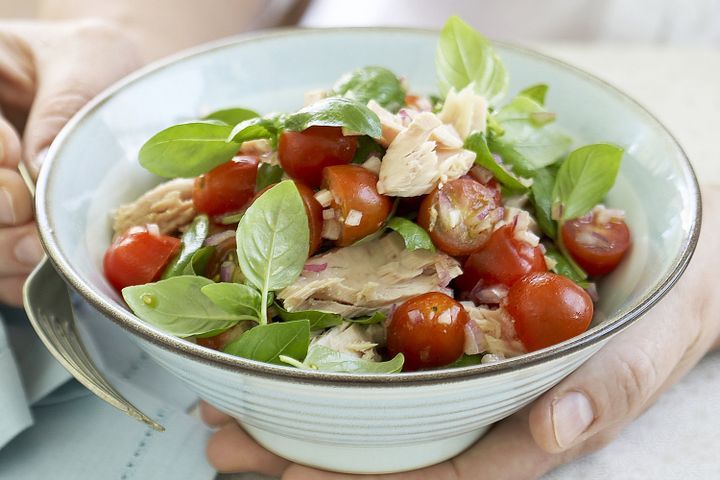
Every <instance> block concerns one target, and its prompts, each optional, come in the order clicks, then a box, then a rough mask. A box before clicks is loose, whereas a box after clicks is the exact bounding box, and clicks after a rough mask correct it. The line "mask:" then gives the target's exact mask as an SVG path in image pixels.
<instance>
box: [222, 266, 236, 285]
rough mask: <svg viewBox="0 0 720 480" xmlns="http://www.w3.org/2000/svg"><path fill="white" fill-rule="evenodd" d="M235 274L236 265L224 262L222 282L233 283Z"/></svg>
mask: <svg viewBox="0 0 720 480" xmlns="http://www.w3.org/2000/svg"><path fill="white" fill-rule="evenodd" d="M234 273H235V264H234V263H233V262H223V263H222V264H221V265H220V281H221V282H232V281H233V274H234Z"/></svg>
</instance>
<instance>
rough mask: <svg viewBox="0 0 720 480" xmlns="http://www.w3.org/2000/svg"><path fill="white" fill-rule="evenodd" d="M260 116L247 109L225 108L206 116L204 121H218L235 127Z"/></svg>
mask: <svg viewBox="0 0 720 480" xmlns="http://www.w3.org/2000/svg"><path fill="white" fill-rule="evenodd" d="M259 116H260V114H259V113H257V112H254V111H252V110H248V109H247V108H223V109H221V110H215V111H214V112H212V113H209V114H207V115H205V117H204V120H218V121H221V122H223V123H224V124H226V125H230V126H234V125H237V124H238V123H240V122H244V121H245V120H248V119H250V118H255V117H259Z"/></svg>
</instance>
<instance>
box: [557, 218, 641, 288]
mask: <svg viewBox="0 0 720 480" xmlns="http://www.w3.org/2000/svg"><path fill="white" fill-rule="evenodd" d="M560 234H561V235H562V241H563V244H565V247H566V248H567V249H568V251H569V252H570V255H571V256H572V258H573V260H575V261H576V262H577V263H578V265H580V266H581V267H582V268H583V270H585V271H586V272H587V273H588V274H589V275H593V276H600V275H607V274H608V273H610V272H612V271H613V270H615V268H616V267H617V266H618V264H619V263H620V262H621V261H622V259H623V257H624V256H625V253H626V252H627V251H628V249H629V248H630V244H631V243H632V240H631V237H630V230H629V229H628V226H627V224H626V223H625V222H624V221H623V220H620V219H613V220H611V221H609V222H607V223H599V222H597V221H596V220H595V218H593V217H592V216H587V217H583V218H578V219H575V220H569V221H567V222H565V223H564V224H563V226H562V229H561V230H560Z"/></svg>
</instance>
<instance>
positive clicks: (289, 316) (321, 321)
mask: <svg viewBox="0 0 720 480" xmlns="http://www.w3.org/2000/svg"><path fill="white" fill-rule="evenodd" d="M275 308H276V309H277V312H278V317H280V319H281V320H282V321H283V322H292V321H295V320H307V321H309V322H310V331H311V332H314V331H316V330H324V329H326V328H330V327H335V326H337V325H340V324H342V322H343V318H342V316H341V315H338V314H337V313H330V312H320V311H317V310H302V311H300V312H288V311H287V310H285V309H284V308H283V307H281V306H280V305H278V304H277V303H276V304H275Z"/></svg>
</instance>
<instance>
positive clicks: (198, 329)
mask: <svg viewBox="0 0 720 480" xmlns="http://www.w3.org/2000/svg"><path fill="white" fill-rule="evenodd" d="M212 283H213V281H212V280H208V279H207V278H204V277H195V276H187V275H183V276H180V277H172V278H168V279H167V280H160V281H159V282H156V283H148V284H145V285H136V286H132V287H125V288H123V290H122V296H123V298H124V299H125V302H126V303H127V304H128V306H129V307H130V308H131V309H132V311H133V312H134V313H135V315H137V316H138V317H139V318H141V319H142V320H144V321H145V322H147V323H149V324H151V325H153V326H155V327H158V328H160V329H161V330H163V331H165V332H167V333H169V334H171V335H175V336H176V337H192V336H195V335H202V334H204V333H208V332H211V331H213V330H219V329H225V328H229V327H232V326H233V325H235V324H236V323H237V322H239V321H240V320H252V319H253V318H251V317H249V316H248V315H238V314H234V313H229V312H227V311H225V310H223V309H222V308H220V307H218V306H217V305H215V304H214V303H213V302H212V301H211V300H210V299H209V298H208V297H206V296H205V295H203V293H202V292H201V289H202V288H203V287H204V286H206V285H211V284H212Z"/></svg>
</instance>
